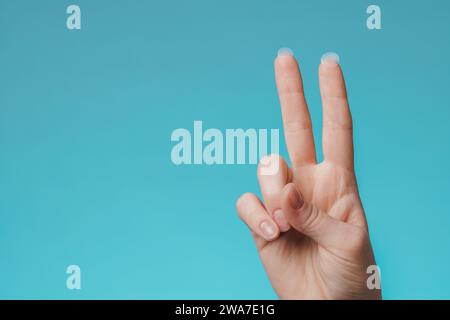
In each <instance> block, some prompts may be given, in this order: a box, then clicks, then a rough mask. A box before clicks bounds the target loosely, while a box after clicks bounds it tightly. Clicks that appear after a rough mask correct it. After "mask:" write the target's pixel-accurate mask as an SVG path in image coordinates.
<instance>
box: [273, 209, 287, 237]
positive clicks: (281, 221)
mask: <svg viewBox="0 0 450 320" xmlns="http://www.w3.org/2000/svg"><path fill="white" fill-rule="evenodd" d="M273 218H274V219H275V221H276V222H277V223H278V226H279V227H280V230H281V231H282V232H286V231H288V230H289V229H290V228H291V226H290V225H289V223H288V222H287V220H286V217H285V215H284V212H283V211H281V210H280V209H278V210H275V212H274V213H273Z"/></svg>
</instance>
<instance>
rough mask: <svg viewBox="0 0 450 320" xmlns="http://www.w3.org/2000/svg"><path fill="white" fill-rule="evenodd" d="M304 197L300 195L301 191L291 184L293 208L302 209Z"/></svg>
mask: <svg viewBox="0 0 450 320" xmlns="http://www.w3.org/2000/svg"><path fill="white" fill-rule="evenodd" d="M303 202H304V201H303V198H302V196H301V195H300V193H299V192H298V191H297V189H296V188H295V187H293V186H291V189H290V191H289V205H290V206H291V208H293V209H296V210H297V209H300V208H301V207H302V206H303Z"/></svg>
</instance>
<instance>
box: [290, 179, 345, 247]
mask: <svg viewBox="0 0 450 320" xmlns="http://www.w3.org/2000/svg"><path fill="white" fill-rule="evenodd" d="M281 208H282V210H283V212H284V214H285V216H286V219H287V220H288V222H289V224H290V225H291V226H292V227H293V228H294V229H296V230H297V231H299V232H301V233H302V234H304V235H305V236H307V237H309V238H311V239H313V240H314V241H316V242H317V243H318V244H320V245H322V246H323V247H335V246H336V245H337V244H339V243H341V244H342V242H341V241H345V235H346V234H348V232H350V231H351V230H349V228H351V226H350V225H348V224H346V223H344V222H342V221H340V220H337V219H334V218H333V217H331V216H329V215H328V214H327V213H325V212H323V211H321V210H319V209H318V208H317V207H315V206H313V205H312V204H310V203H307V202H306V201H305V200H304V198H303V196H302V194H301V193H300V192H299V191H298V189H297V187H296V186H295V184H293V183H289V184H287V185H286V186H284V188H283V191H282V193H281Z"/></svg>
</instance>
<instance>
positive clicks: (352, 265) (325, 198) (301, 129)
mask: <svg viewBox="0 0 450 320" xmlns="http://www.w3.org/2000/svg"><path fill="white" fill-rule="evenodd" d="M275 75H276V83H277V88H278V94H279V98H280V104H281V110H282V117H283V126H284V134H285V138H286V145H287V149H288V153H289V157H290V160H291V164H292V168H288V166H287V164H286V162H285V161H284V159H283V158H281V157H280V156H278V155H271V156H269V158H266V159H264V161H261V162H262V163H264V165H265V166H267V165H268V163H270V162H272V164H274V162H275V164H277V165H278V170H277V171H276V173H275V174H271V175H266V174H264V170H263V169H264V167H263V166H261V164H260V166H259V168H258V180H259V184H260V188H261V193H262V196H263V200H264V203H262V202H261V201H260V200H259V199H258V197H257V196H256V195H254V194H252V193H246V194H244V195H242V196H241V197H240V198H239V200H238V201H237V210H238V213H239V216H240V217H241V219H242V220H243V221H244V222H245V223H246V224H247V225H248V226H249V228H250V229H251V231H252V234H253V236H254V238H255V242H256V246H257V249H258V251H259V255H260V257H261V260H262V263H263V265H264V268H265V270H266V272H267V275H268V277H269V279H270V281H271V283H272V286H273V288H274V289H275V291H276V293H277V294H278V296H279V297H280V298H282V299H352V298H354V299H376V298H381V291H380V290H377V289H373V290H370V289H369V288H368V287H367V279H368V276H369V275H368V274H367V268H368V267H369V266H370V265H374V264H375V261H374V256H373V252H372V248H371V244H370V239H369V234H368V229H367V223H366V219H365V215H364V209H363V207H362V204H361V200H360V197H359V193H358V187H357V183H356V178H355V173H354V166H353V137H352V136H353V133H352V119H351V114H350V109H349V105H348V101H347V94H346V89H345V83H344V78H343V75H342V71H341V68H340V65H339V58H338V56H337V55H335V54H327V55H324V56H323V57H322V62H321V64H320V66H319V80H320V92H321V96H322V105H323V134H322V148H323V155H324V160H323V161H322V162H321V163H317V160H316V152H315V146H314V137H313V133H312V129H311V128H312V127H311V119H310V115H309V111H308V106H307V104H306V101H305V96H304V92H303V85H302V79H301V75H300V71H299V68H298V65H297V62H296V60H295V58H294V57H293V55H292V53H291V52H290V51H289V50H280V52H279V54H278V57H277V58H276V60H275Z"/></svg>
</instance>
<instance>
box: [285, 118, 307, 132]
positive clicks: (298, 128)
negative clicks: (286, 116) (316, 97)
mask: <svg viewBox="0 0 450 320" xmlns="http://www.w3.org/2000/svg"><path fill="white" fill-rule="evenodd" d="M311 129H312V125H311V120H309V119H303V120H286V121H285V123H284V131H285V132H287V133H298V132H302V131H309V130H311Z"/></svg>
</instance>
